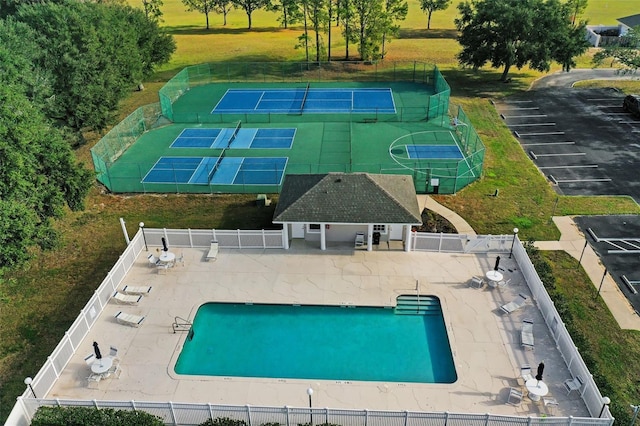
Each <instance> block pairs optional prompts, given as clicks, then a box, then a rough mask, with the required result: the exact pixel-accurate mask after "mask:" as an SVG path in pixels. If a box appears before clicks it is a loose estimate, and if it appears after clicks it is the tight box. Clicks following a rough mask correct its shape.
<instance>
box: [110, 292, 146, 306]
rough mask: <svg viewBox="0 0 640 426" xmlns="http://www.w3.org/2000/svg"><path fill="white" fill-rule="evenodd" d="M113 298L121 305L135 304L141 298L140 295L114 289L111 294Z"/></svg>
mask: <svg viewBox="0 0 640 426" xmlns="http://www.w3.org/2000/svg"><path fill="white" fill-rule="evenodd" d="M113 300H115V301H116V303H119V304H121V305H137V304H138V302H140V300H142V296H135V295H131V294H124V293H120V292H117V291H116V292H115V293H114V294H113Z"/></svg>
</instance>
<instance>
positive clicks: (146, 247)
mask: <svg viewBox="0 0 640 426" xmlns="http://www.w3.org/2000/svg"><path fill="white" fill-rule="evenodd" d="M138 226H139V227H140V230H141V231H142V239H143V240H144V251H149V247H148V246H147V236H146V235H144V222H140V223H139V224H138Z"/></svg>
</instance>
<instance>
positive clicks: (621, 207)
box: [0, 0, 640, 421]
mask: <svg viewBox="0 0 640 426" xmlns="http://www.w3.org/2000/svg"><path fill="white" fill-rule="evenodd" d="M636 1H637V0H590V2H589V8H588V9H587V17H588V18H590V20H591V21H592V22H593V23H594V24H600V23H602V24H605V25H606V24H614V23H615V18H617V17H623V16H627V15H631V14H633V13H636V12H637V5H636ZM454 3H456V2H455V1H454ZM132 4H133V5H134V6H136V7H139V6H140V1H139V0H135V2H134V1H133V0H132ZM417 4H418V3H417V0H412V1H410V2H409V5H410V13H409V18H408V20H407V21H405V22H403V23H402V29H401V33H400V34H401V39H396V40H393V41H392V42H391V44H390V45H389V54H388V56H387V59H390V60H417V61H424V62H434V63H436V64H438V66H439V67H440V68H441V69H442V70H444V74H445V78H447V80H448V81H449V83H450V84H451V86H452V96H453V98H452V99H453V102H454V103H457V104H460V105H462V106H463V108H464V109H465V111H466V112H467V114H468V115H470V117H471V120H472V122H473V124H474V126H475V127H476V129H477V130H478V132H479V134H480V135H481V137H482V138H483V140H484V142H485V144H486V146H487V161H486V169H485V172H484V177H483V179H482V180H481V181H479V182H477V183H475V184H473V185H471V186H470V187H467V188H465V189H464V190H463V191H462V192H460V193H459V194H457V195H456V196H450V197H438V200H439V201H440V202H442V203H443V204H445V205H447V206H449V207H451V208H453V209H454V210H456V211H458V212H459V213H460V214H461V215H462V216H463V217H465V218H466V219H467V220H469V222H471V224H472V225H473V226H474V227H475V229H476V230H477V231H478V232H480V233H492V234H497V233H510V232H511V229H512V228H513V226H518V227H519V228H521V229H522V232H521V236H522V238H535V239H552V238H557V236H558V234H557V230H556V229H555V227H553V226H552V225H551V224H549V218H550V216H551V213H552V212H553V210H554V205H555V203H556V200H557V201H558V203H557V207H556V210H555V212H556V214H607V213H638V212H639V210H638V206H637V205H636V204H635V203H634V202H633V201H632V200H630V199H628V198H624V197H557V196H556V194H555V193H554V192H553V191H552V190H551V189H550V187H549V185H548V183H547V182H546V180H545V179H544V177H543V176H542V175H541V174H540V173H539V172H538V171H537V170H536V169H535V167H534V165H533V164H532V163H531V161H529V159H528V157H527V156H526V155H525V154H524V152H523V151H522V149H521V148H520V146H519V145H518V143H517V141H515V140H514V139H513V137H512V136H511V134H510V132H509V131H508V129H506V127H505V126H504V124H503V123H502V121H501V120H500V119H499V117H498V116H497V114H496V112H495V110H494V108H493V107H492V106H491V105H490V103H489V99H490V98H500V97H503V96H505V95H508V94H510V93H514V92H518V91H521V90H526V88H527V87H528V86H529V84H530V83H531V82H532V81H533V80H534V79H535V78H537V77H539V76H540V75H541V74H540V73H537V72H531V71H529V70H527V69H523V70H514V71H513V73H512V77H513V80H514V81H513V82H512V83H511V84H506V85H505V84H503V83H498V81H497V80H498V78H499V75H500V70H490V69H485V70H481V71H480V72H478V73H471V72H470V71H467V70H460V69H459V68H457V66H456V62H455V54H456V52H457V51H458V49H459V47H458V45H457V43H456V41H455V36H456V33H455V31H454V25H453V19H454V17H455V14H456V9H455V7H454V6H451V7H450V8H449V9H447V10H446V11H444V12H436V13H435V14H434V15H433V19H432V30H429V31H427V30H426V29H425V26H426V16H425V15H424V14H422V12H421V11H420V9H419V8H418V6H417ZM163 10H164V13H165V16H164V19H165V25H166V26H167V28H168V29H170V31H171V32H172V33H173V34H174V36H175V37H176V40H177V44H178V51H177V52H176V54H175V55H174V57H173V59H172V60H171V62H170V63H169V64H167V65H165V66H163V67H162V68H161V69H159V70H158V73H156V74H155V75H154V76H153V77H152V78H151V79H149V81H148V82H145V87H146V90H144V91H142V92H133V93H132V94H131V96H130V98H128V99H126V100H125V101H123V102H122V105H121V114H120V116H121V118H123V117H124V116H126V115H127V114H128V113H129V112H131V111H132V110H133V109H135V108H136V107H138V106H140V105H145V104H149V103H153V102H157V101H158V97H157V91H158V90H159V88H160V87H161V86H162V84H163V82H165V81H166V80H168V79H169V78H170V77H172V76H173V75H174V74H175V73H176V72H177V71H179V70H180V69H182V68H183V67H184V66H186V65H192V64H196V63H201V62H210V61H234V62H235V61H256V60H267V61H278V60H301V59H303V57H304V52H303V51H301V50H296V49H294V45H295V44H296V37H297V36H298V35H300V33H301V28H300V27H296V28H294V29H290V30H284V29H280V28H278V27H277V25H276V23H275V21H274V19H273V14H270V13H267V12H258V13H256V14H255V16H254V30H252V31H247V30H246V29H245V27H246V16H245V15H244V13H243V12H242V11H234V12H232V13H231V15H230V16H229V25H228V26H227V28H222V26H221V24H220V23H221V17H219V16H216V15H211V17H210V19H211V22H212V29H211V30H210V31H206V30H205V29H204V16H203V15H200V14H198V13H195V12H185V8H184V6H183V5H182V3H181V2H180V1H179V0H166V1H165V6H164V8H163ZM334 36H336V40H337V41H336V43H335V45H334V46H333V49H334V53H335V54H336V55H337V56H341V55H343V54H344V43H343V42H342V41H341V40H340V39H339V37H337V33H334ZM354 52H355V50H354ZM579 62H580V64H582V65H583V66H590V64H589V55H585V56H584V57H583V58H581V59H580V61H579ZM556 69H557V68H556ZM606 84H607V85H611V84H612V83H611V82H607V83H606ZM624 84H625V85H626V84H627V83H624ZM621 87H624V90H625V91H638V90H640V88H637V86H635V87H636V88H634V87H626V86H621ZM87 138H88V139H89V140H93V141H94V142H95V141H96V140H97V138H99V135H95V134H94V135H87ZM90 146H91V144H88V145H86V146H83V147H81V148H80V149H79V150H78V151H77V155H78V158H79V159H80V160H81V161H84V162H86V163H87V164H90V155H89V148H90ZM514 165H515V166H514ZM495 189H500V195H499V196H498V197H495V198H494V197H489V196H488V195H489V194H493V192H494V190H495ZM276 199H277V197H276ZM253 201H254V198H253V197H251V196H174V195H169V196H167V195H153V196H151V195H148V196H136V197H129V196H111V195H108V194H105V193H103V192H102V191H101V188H100V187H99V186H97V185H96V187H95V188H94V190H93V191H92V193H91V195H90V196H89V198H88V199H87V210H86V211H84V212H79V213H69V215H68V216H67V217H66V218H65V219H64V220H62V221H60V222H59V223H58V224H57V226H58V229H59V230H60V231H61V232H62V233H63V235H64V238H63V241H62V243H61V245H60V247H59V248H58V249H56V250H55V251H53V252H49V253H36V259H35V261H34V262H32V263H31V265H30V266H28V267H26V268H24V269H22V270H17V271H12V272H11V273H7V274H6V275H5V276H3V277H1V278H0V309H1V310H2V315H0V330H2V339H1V341H0V383H2V386H0V392H1V395H0V421H3V420H4V419H5V418H6V416H7V415H8V414H9V411H10V410H11V408H12V406H13V404H14V403H15V398H16V396H17V395H18V394H20V393H22V391H23V390H24V388H25V387H24V384H23V379H24V378H25V377H26V376H33V375H35V374H36V373H37V371H38V370H39V368H40V367H41V366H42V364H43V363H44V361H45V360H46V357H47V356H48V355H49V354H50V353H51V352H52V350H53V349H54V347H55V345H56V344H57V342H58V341H59V340H60V338H61V337H62V336H63V334H64V332H65V331H66V330H67V329H68V327H69V326H70V325H71V322H72V321H73V320H74V319H75V317H76V316H77V314H78V312H79V310H80V309H81V308H82V307H83V306H84V304H85V303H86V301H87V300H88V299H89V297H90V296H91V294H92V293H93V291H94V290H95V289H96V288H97V286H98V285H99V283H100V282H101V281H102V280H103V279H104V277H105V276H106V273H107V271H108V270H109V269H110V267H111V266H112V265H113V263H114V262H115V261H116V260H117V258H118V256H119V254H120V253H121V252H122V250H123V248H124V238H123V236H122V232H121V229H120V225H119V223H118V218H119V217H123V218H124V219H125V220H126V222H127V227H128V229H129V231H130V232H131V233H132V232H135V228H136V224H137V223H138V222H140V221H144V222H145V223H146V225H147V226H149V227H164V226H167V227H173V228H188V227H190V228H232V229H233V228H238V227H239V228H262V227H269V226H270V219H271V216H272V214H273V207H271V208H266V209H256V208H255V206H254V202H253ZM272 206H273V204H272ZM554 271H555V272H556V275H557V277H558V280H559V281H560V280H565V281H566V283H568V284H567V285H566V286H567V291H575V294H574V295H573V293H572V297H575V300H576V302H575V305H576V309H577V310H578V311H580V312H585V313H586V314H591V312H590V311H591V308H592V305H593V303H589V302H588V300H583V299H582V298H581V297H585V296H584V295H585V294H587V291H581V289H584V288H585V287H581V286H583V285H586V286H588V285H590V284H586V283H588V281H587V278H586V277H584V276H577V277H576V276H574V275H571V274H565V272H567V273H568V272H571V271H569V268H563V267H559V268H556V269H554ZM565 275H566V278H565ZM574 287H575V289H574ZM577 301H580V302H577ZM596 312H598V313H601V315H597V316H596V318H595V319H589V318H585V324H584V330H585V331H584V332H585V333H586V334H588V335H589V337H590V339H592V340H593V342H594V348H596V347H597V348H598V350H600V348H602V353H603V355H602V358H601V359H602V361H601V362H600V363H599V364H598V369H599V370H598V371H597V372H596V373H597V374H602V375H606V377H607V378H608V380H611V381H612V383H615V385H616V387H617V388H620V389H622V390H623V391H624V392H623V393H621V395H622V396H621V400H620V401H616V403H617V404H627V407H628V404H629V403H638V400H637V394H633V393H632V391H633V390H634V389H637V383H636V381H635V380H637V376H636V377H629V374H630V373H631V372H634V371H635V372H637V371H638V370H639V368H638V363H637V356H638V355H637V354H638V353H640V350H639V349H640V348H639V347H638V341H637V335H636V334H633V333H630V332H624V331H621V330H620V329H619V328H618V327H617V325H616V324H615V322H614V320H613V319H612V318H611V317H610V315H607V311H606V308H604V307H602V306H601V307H599V308H598V311H596ZM587 320H589V322H587ZM602 336H606V338H607V342H608V341H611V342H614V343H615V344H612V345H607V344H604V343H605V342H603V337H602ZM629 336H632V337H629ZM625 350H628V351H630V352H625ZM594 352H595V349H594ZM627 360H629V364H628V367H629V368H627V369H626V370H623V369H622V368H621V366H622V367H623V366H625V365H626V364H627ZM622 371H625V372H624V373H623V374H622V373H621V372H622ZM634 386H635V388H634ZM631 395H635V396H636V399H635V400H634V399H632V398H631ZM627 407H625V408H627Z"/></svg>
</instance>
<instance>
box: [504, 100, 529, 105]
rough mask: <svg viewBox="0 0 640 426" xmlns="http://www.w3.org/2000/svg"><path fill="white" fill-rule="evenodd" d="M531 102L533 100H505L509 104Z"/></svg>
mask: <svg viewBox="0 0 640 426" xmlns="http://www.w3.org/2000/svg"><path fill="white" fill-rule="evenodd" d="M531 102H533V101H532V100H523V101H507V102H505V104H507V105H509V104H530V103H531Z"/></svg>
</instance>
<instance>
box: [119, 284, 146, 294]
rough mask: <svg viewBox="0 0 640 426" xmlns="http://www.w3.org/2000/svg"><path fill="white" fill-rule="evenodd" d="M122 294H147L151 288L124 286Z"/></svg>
mask: <svg viewBox="0 0 640 426" xmlns="http://www.w3.org/2000/svg"><path fill="white" fill-rule="evenodd" d="M122 292H123V293H126V294H139V295H142V294H149V293H150V292H151V286H150V285H143V286H135V285H125V286H124V287H123V288H122Z"/></svg>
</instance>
